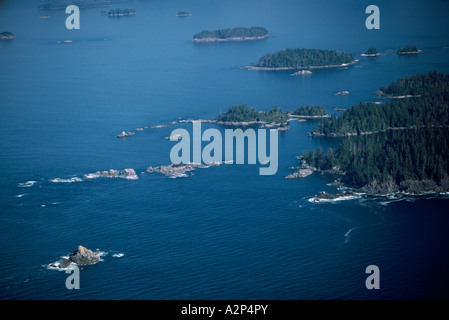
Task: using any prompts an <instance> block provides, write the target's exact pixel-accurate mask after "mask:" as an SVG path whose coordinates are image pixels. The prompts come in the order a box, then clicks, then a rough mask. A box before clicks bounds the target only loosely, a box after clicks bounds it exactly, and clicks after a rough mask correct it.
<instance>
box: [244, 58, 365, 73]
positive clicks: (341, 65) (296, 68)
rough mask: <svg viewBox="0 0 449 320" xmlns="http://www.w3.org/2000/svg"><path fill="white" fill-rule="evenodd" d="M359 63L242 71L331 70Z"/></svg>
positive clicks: (246, 67) (356, 61)
mask: <svg viewBox="0 0 449 320" xmlns="http://www.w3.org/2000/svg"><path fill="white" fill-rule="evenodd" d="M358 62H359V60H357V59H356V60H354V61H352V62H349V63H343V64H338V65H326V66H307V67H278V68H269V67H258V66H243V67H240V69H247V70H251V71H289V70H290V71H291V70H301V69H309V70H314V69H328V68H329V69H330V68H341V67H348V66H351V65H354V64H356V63H358Z"/></svg>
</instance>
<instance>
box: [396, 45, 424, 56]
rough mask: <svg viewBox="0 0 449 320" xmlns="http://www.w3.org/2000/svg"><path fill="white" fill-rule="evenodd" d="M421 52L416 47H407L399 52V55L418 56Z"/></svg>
mask: <svg viewBox="0 0 449 320" xmlns="http://www.w3.org/2000/svg"><path fill="white" fill-rule="evenodd" d="M420 52H421V50H418V48H416V47H415V46H412V45H410V46H406V47H404V48H401V49H399V50H398V54H418V53H420Z"/></svg>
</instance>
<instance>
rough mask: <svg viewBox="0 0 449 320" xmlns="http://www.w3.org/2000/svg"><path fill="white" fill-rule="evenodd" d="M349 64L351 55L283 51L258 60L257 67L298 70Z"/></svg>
mask: <svg viewBox="0 0 449 320" xmlns="http://www.w3.org/2000/svg"><path fill="white" fill-rule="evenodd" d="M351 62H354V57H353V56H352V55H350V54H348V53H344V52H337V51H335V50H319V49H285V50H281V51H278V52H275V53H270V54H267V55H266V56H264V57H262V58H260V60H259V62H258V63H257V67H260V68H291V69H300V68H308V67H320V66H336V65H342V64H346V63H351Z"/></svg>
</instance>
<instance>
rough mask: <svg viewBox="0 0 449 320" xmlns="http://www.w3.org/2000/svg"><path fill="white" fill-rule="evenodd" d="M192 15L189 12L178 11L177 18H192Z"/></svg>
mask: <svg viewBox="0 0 449 320" xmlns="http://www.w3.org/2000/svg"><path fill="white" fill-rule="evenodd" d="M191 15H192V14H190V13H188V12H187V11H178V13H177V14H176V16H177V17H190V16H191Z"/></svg>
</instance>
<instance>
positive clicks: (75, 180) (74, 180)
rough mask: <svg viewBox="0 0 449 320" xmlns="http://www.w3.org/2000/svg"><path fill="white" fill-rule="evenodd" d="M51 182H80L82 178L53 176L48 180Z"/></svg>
mask: <svg viewBox="0 0 449 320" xmlns="http://www.w3.org/2000/svg"><path fill="white" fill-rule="evenodd" d="M50 181H51V182H54V183H72V182H82V181H83V179H81V178H79V177H72V178H69V179H61V178H55V179H52V180H50Z"/></svg>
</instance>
